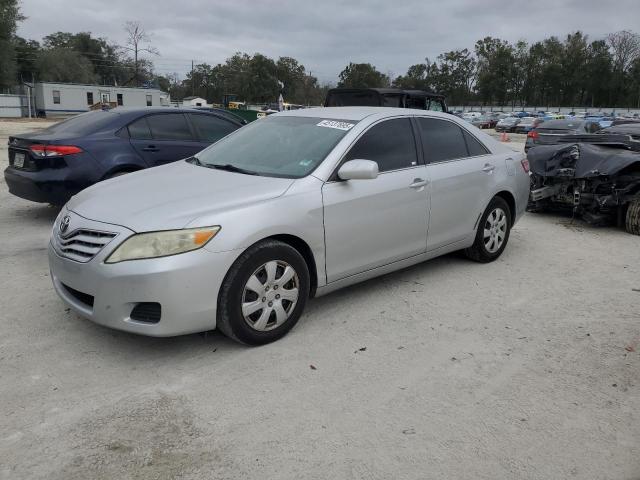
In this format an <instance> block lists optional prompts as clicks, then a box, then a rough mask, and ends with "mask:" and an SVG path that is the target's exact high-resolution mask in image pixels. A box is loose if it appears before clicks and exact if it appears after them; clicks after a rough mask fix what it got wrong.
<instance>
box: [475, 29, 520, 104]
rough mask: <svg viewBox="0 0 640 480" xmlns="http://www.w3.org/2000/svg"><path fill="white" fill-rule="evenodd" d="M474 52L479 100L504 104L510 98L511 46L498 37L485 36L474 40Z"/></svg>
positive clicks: (512, 59) (512, 52) (512, 53)
mask: <svg viewBox="0 0 640 480" xmlns="http://www.w3.org/2000/svg"><path fill="white" fill-rule="evenodd" d="M475 52H476V57H477V62H478V79H477V84H476V88H477V90H478V94H479V96H480V100H481V101H483V102H484V103H496V104H499V105H505V104H506V103H507V101H509V100H510V99H511V98H512V94H511V91H512V81H511V75H512V66H513V62H514V58H513V56H514V51H513V46H511V45H510V44H509V43H508V42H507V41H505V40H500V39H499V38H493V37H485V38H483V39H482V40H478V41H477V42H476V45H475Z"/></svg>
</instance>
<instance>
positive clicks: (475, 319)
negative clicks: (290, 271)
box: [0, 122, 640, 480]
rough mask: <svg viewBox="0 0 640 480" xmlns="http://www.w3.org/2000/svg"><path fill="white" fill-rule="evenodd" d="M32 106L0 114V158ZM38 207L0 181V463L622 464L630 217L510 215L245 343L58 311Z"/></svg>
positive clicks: (187, 471) (379, 471)
mask: <svg viewBox="0 0 640 480" xmlns="http://www.w3.org/2000/svg"><path fill="white" fill-rule="evenodd" d="M44 125H45V124H44V123H31V124H30V123H27V122H0V144H1V150H0V165H1V166H2V168H3V169H4V167H5V166H6V165H7V158H6V138H7V136H8V135H9V134H10V133H14V132H18V131H26V130H30V129H32V128H34V127H42V126H44ZM56 213H57V210H56V209H54V208H51V207H48V206H46V205H37V204H33V203H30V202H27V201H23V200H21V199H18V198H15V197H13V196H11V195H10V194H9V193H8V191H7V188H6V185H5V184H4V181H0V281H1V282H2V286H3V289H2V296H1V297H0V459H1V460H0V478H2V479H12V480H13V479H65V480H68V479H87V478H91V479H113V478H120V479H128V478H136V479H172V478H184V479H196V478H197V479H201V478H211V479H214V478H215V479H275V478H277V479H301V478H305V479H322V480H326V479H356V478H362V479H384V480H388V479H418V478H433V479H470V480H471V479H473V480H477V479H491V480H497V479H505V480H513V479H540V480H549V479H567V478H572V479H585V480H586V479H589V480H591V479H612V480H613V479H627V480H632V479H638V478H640V378H639V373H638V372H639V367H640V353H638V352H640V345H639V342H640V308H638V306H639V305H640V237H636V236H632V235H629V234H627V233H625V232H623V231H620V230H616V229H614V228H597V229H596V228H591V227H588V226H586V225H584V224H582V223H579V222H572V221H571V219H569V218H564V217H559V216H553V215H533V214H529V215H527V216H526V217H525V218H524V219H523V220H522V221H521V222H520V223H519V224H518V225H517V226H516V227H515V228H514V230H513V233H512V236H511V240H510V243H509V246H508V247H507V250H506V251H505V253H504V255H503V256H502V257H501V258H500V259H499V260H498V261H496V262H494V263H492V264H489V265H479V264H475V263H471V262H469V261H467V260H465V259H464V258H461V257H460V256H457V255H449V256H446V257H443V258H440V259H436V260H433V261H431V262H428V263H425V264H422V265H418V266H415V267H413V268H409V269H407V270H403V271H400V272H397V273H394V274H391V275H387V276H385V277H382V278H378V279H375V280H372V281H369V282H366V283H364V284H361V285H358V286H354V287H352V288H348V289H346V290H343V291H340V292H337V293H335V294H332V295H329V296H326V297H323V298H320V299H316V300H313V301H311V302H310V304H309V306H308V312H307V313H306V314H305V315H304V316H303V318H302V319H301V321H300V322H299V324H298V325H297V327H296V328H295V329H294V330H293V331H292V332H291V333H290V334H289V335H288V336H287V337H286V338H284V339H283V340H281V341H279V342H277V343H275V344H271V345H268V346H264V347H261V348H247V347H243V346H240V345H237V344H235V343H233V342H231V341H229V340H227V339H226V338H225V337H223V336H222V335H220V334H218V333H216V332H211V333H208V334H200V335H189V336H184V337H179V338H168V339H152V338H144V337H138V336H133V335H129V334H125V333H120V332H115V331H111V330H107V329H105V328H102V327H99V326H96V325H94V324H91V323H90V322H88V321H86V320H83V319H81V318H79V317H77V316H76V315H74V314H73V313H71V312H70V311H69V309H67V308H65V306H64V305H63V303H62V302H61V301H60V300H58V298H57V297H56V295H55V293H54V291H53V288H52V287H51V284H50V279H49V272H48V265H47V258H46V245H47V241H48V236H49V233H50V229H51V223H52V221H53V219H54V218H55V215H56ZM312 366H313V367H312Z"/></svg>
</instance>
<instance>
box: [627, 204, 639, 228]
mask: <svg viewBox="0 0 640 480" xmlns="http://www.w3.org/2000/svg"><path fill="white" fill-rule="evenodd" d="M625 229H626V230H627V232H629V233H631V234H633V235H640V198H639V199H637V200H633V201H632V202H631V203H629V206H628V207H627V218H626V222H625Z"/></svg>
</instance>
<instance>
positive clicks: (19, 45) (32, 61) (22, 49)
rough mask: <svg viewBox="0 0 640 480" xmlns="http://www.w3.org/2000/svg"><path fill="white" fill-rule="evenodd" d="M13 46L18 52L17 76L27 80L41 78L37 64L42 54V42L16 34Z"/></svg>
mask: <svg viewBox="0 0 640 480" xmlns="http://www.w3.org/2000/svg"><path fill="white" fill-rule="evenodd" d="M13 48H14V50H15V53H16V67H17V78H18V79H20V80H22V81H25V82H27V81H28V82H30V81H31V80H32V79H34V80H35V79H37V78H39V72H38V67H37V65H36V64H37V61H38V55H39V54H40V44H39V43H38V42H37V41H35V40H26V39H24V38H22V37H18V36H16V37H15V38H14V40H13Z"/></svg>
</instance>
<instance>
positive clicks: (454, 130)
mask: <svg viewBox="0 0 640 480" xmlns="http://www.w3.org/2000/svg"><path fill="white" fill-rule="evenodd" d="M417 120H418V125H419V127H420V134H421V137H422V147H423V149H424V155H425V160H426V161H427V163H433V162H443V161H445V160H452V159H454V158H464V157H467V156H468V154H467V145H466V143H465V140H464V136H463V132H462V129H461V128H460V127H459V126H458V125H456V124H455V123H453V122H448V121H446V120H436V119H434V118H418V119H417Z"/></svg>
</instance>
